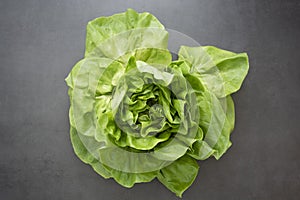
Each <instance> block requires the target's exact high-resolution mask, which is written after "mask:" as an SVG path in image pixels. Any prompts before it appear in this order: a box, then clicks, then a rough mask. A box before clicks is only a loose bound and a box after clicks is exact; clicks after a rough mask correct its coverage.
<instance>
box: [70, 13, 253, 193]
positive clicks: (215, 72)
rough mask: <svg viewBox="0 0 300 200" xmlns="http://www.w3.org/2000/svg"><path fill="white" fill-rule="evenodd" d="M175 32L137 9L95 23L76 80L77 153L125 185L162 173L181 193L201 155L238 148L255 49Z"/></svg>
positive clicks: (163, 179)
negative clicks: (171, 41)
mask: <svg viewBox="0 0 300 200" xmlns="http://www.w3.org/2000/svg"><path fill="white" fill-rule="evenodd" d="M167 46H168V32H167V31H166V30H165V28H164V26H163V25H162V24H161V23H160V22H159V21H158V19H157V18H155V17H154V16H153V15H151V14H149V13H137V12H135V11H134V10H132V9H129V10H128V11H126V12H125V13H120V14H116V15H113V16H110V17H100V18H97V19H94V20H92V21H90V22H89V23H88V25H87V35H86V50H85V56H84V58H83V59H82V60H80V61H79V62H78V63H77V64H76V65H75V66H74V67H73V69H72V71H71V72H70V74H69V75H68V77H67V78H66V82H67V85H68V86H69V91H68V94H69V96H70V102H71V105H70V112H69V118H70V136H71V142H72V145H73V148H74V151H75V154H76V155H77V156H78V157H79V158H80V159H81V160H82V161H83V162H84V163H86V164H89V165H91V166H92V168H93V169H94V170H95V171H96V172H97V173H98V174H100V175H101V176H102V177H104V178H113V179H115V180H116V182H118V183H119V184H121V185H123V186H125V187H132V186H133V185H134V184H135V183H141V182H150V181H151V180H153V179H155V178H157V179H158V180H159V181H160V182H161V183H162V184H164V185H165V186H166V187H167V188H168V189H169V190H171V191H172V192H174V193H175V194H176V195H177V196H179V197H181V196H182V193H183V192H184V191H185V190H186V189H187V188H188V187H189V186H190V185H191V184H192V183H193V181H194V180H195V178H196V176H197V173H198V169H199V166H198V163H197V160H205V159H207V158H209V157H211V156H213V157H215V158H216V159H219V158H220V157H221V156H222V155H223V154H224V153H225V152H226V150H227V149H228V148H229V147H230V146H231V142H230V133H231V132H232V130H233V128H234V118H235V116H234V103H233V100H232V98H231V97H230V94H232V93H234V92H236V91H237V90H239V89H240V87H241V85H242V82H243V80H244V78H245V76H246V74H247V72H248V68H249V64H248V57H247V54H245V53H233V52H229V51H226V50H222V49H219V48H217V47H213V46H204V47H188V46H182V47H181V48H180V50H179V52H177V54H178V60H172V56H171V52H170V51H169V50H168V49H167Z"/></svg>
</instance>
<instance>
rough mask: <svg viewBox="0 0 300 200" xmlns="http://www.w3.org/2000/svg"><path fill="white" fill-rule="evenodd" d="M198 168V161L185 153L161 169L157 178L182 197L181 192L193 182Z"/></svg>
mask: <svg viewBox="0 0 300 200" xmlns="http://www.w3.org/2000/svg"><path fill="white" fill-rule="evenodd" d="M198 169H199V166H198V163H197V162H196V161H195V160H194V159H193V158H191V157H190V156H188V155H185V156H183V157H181V158H179V159H178V160H176V161H175V162H173V163H172V164H171V165H169V166H167V167H165V168H163V169H161V170H160V171H159V173H158V175H157V178H158V180H159V181H160V182H161V183H162V184H164V185H165V186H166V187H167V188H168V189H169V190H171V191H172V192H174V193H175V194H176V195H177V196H179V197H182V193H183V192H184V191H185V190H186V189H188V188H189V186H190V185H191V184H192V183H193V182H194V180H195V178H196V176H197V174H198Z"/></svg>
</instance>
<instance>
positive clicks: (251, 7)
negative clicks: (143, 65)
mask: <svg viewBox="0 0 300 200" xmlns="http://www.w3.org/2000/svg"><path fill="white" fill-rule="evenodd" d="M129 7H131V8H134V9H136V10H137V11H149V12H151V13H153V14H154V15H155V16H156V17H158V18H159V20H161V22H162V23H163V24H164V25H165V26H166V27H167V28H171V29H175V30H178V31H180V32H183V33H185V34H187V35H189V36H191V37H192V38H194V39H196V40H197V41H198V42H200V43H201V44H203V45H215V46H218V47H221V48H225V49H230V50H232V51H236V52H244V51H245V52H247V53H248V55H249V58H250V71H249V74H248V76H247V78H246V80H245V82H244V84H243V87H242V89H241V90H240V91H239V92H238V93H237V94H234V95H233V98H234V100H235V104H236V127H235V130H234V132H233V134H232V141H233V146H232V147H231V148H230V150H229V151H228V152H227V154H225V155H224V156H223V157H222V158H221V160H219V161H215V160H214V159H209V160H207V161H205V162H201V163H200V165H201V166H200V171H199V174H198V177H197V179H196V181H195V182H194V184H193V185H192V186H191V187H190V189H188V190H187V191H186V192H185V194H184V198H183V199H204V200H208V199H209V200H214V199H222V200H225V199H228V200H234V199H243V200H246V199H272V200H277V199H278V200H282V199H299V196H300V160H299V157H300V144H299V143H300V120H299V119H300V118H299V111H300V103H299V102H300V94H299V91H300V66H299V63H300V55H299V49H300V39H299V38H300V3H299V1H297V0H295V1H291V0H290V1H285V0H282V1H279V0H278V1H276V0H265V1H262V0H247V1H241V0H228V1H222V0H219V1H217V0H207V1H199V0H190V1H183V0H180V1H179V0H164V1H162V0H151V1H150V0H144V1H142V0H131V1H129V0H119V1H117V0H111V1H99V0H90V1H75V0H74V1H73V0H72V1H71V0H70V1H56V0H54V1H46V0H44V1H38V0H27V1H16V0H7V1H3V0H2V1H0V58H1V60H0V155H1V159H0V199H5V200H6V199H22V200H29V199H30V200H35V199H44V200H48V199H49V200H50V199H51V200H55V199H72V200H76V199H78V200H79V199H89V200H96V199H97V200H98V199H113V200H114V199H123V200H127V199H144V200H148V199H149V200H150V199H177V198H176V197H175V195H174V194H172V193H171V192H169V191H168V190H167V189H166V188H164V186H163V185H161V184H160V183H159V182H158V181H153V182H151V183H147V184H138V185H136V186H135V187H134V188H132V189H126V188H123V187H121V186H119V185H118V184H116V183H115V182H114V181H113V180H104V179H103V178H101V177H100V176H98V175H97V174H96V173H95V172H93V170H92V169H91V168H90V167H89V166H87V165H85V164H83V163H82V162H81V161H80V160H79V159H78V158H77V157H76V156H75V155H74V153H73V150H72V147H71V144H70V140H69V123H68V107H69V99H68V96H67V87H66V84H65V82H64V78H65V76H66V75H67V74H68V72H69V71H70V70H71V68H72V66H73V65H74V63H75V62H76V61H78V60H79V59H81V58H82V57H83V52H84V40H85V26H86V24H87V22H88V21H89V20H91V19H93V18H95V17H99V16H103V15H111V14H114V13H118V12H123V11H125V10H126V9H127V8H129Z"/></svg>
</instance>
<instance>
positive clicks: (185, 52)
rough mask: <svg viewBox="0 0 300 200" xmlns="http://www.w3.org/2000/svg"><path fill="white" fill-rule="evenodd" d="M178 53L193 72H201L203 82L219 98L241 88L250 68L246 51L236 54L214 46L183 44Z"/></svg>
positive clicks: (180, 58)
mask: <svg viewBox="0 0 300 200" xmlns="http://www.w3.org/2000/svg"><path fill="white" fill-rule="evenodd" d="M178 54H179V60H184V61H187V62H188V63H189V64H190V67H191V72H193V71H196V72H199V73H200V77H201V79H202V82H203V83H204V84H205V85H206V86H207V87H208V89H209V90H211V91H213V92H214V93H215V94H216V96H217V97H219V98H221V97H225V96H227V95H229V94H232V93H234V92H236V91H237V90H239V89H240V87H241V85H242V82H243V80H244V79H245V77H246V75H247V73H248V70H249V63H248V56H247V54H246V53H240V54H236V53H233V52H229V51H226V50H222V49H219V48H217V47H212V46H204V47H187V46H182V47H181V48H180V50H179V53H178ZM215 66H216V67H217V68H216V67H215ZM216 84H217V85H216Z"/></svg>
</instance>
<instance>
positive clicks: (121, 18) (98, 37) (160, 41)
mask: <svg viewBox="0 0 300 200" xmlns="http://www.w3.org/2000/svg"><path fill="white" fill-rule="evenodd" d="M167 42H168V33H167V31H165V30H164V26H163V25H162V24H161V23H160V22H159V21H158V20H157V19H156V18H155V17H154V16H153V15H151V14H150V13H147V12H145V13H137V12H136V11H134V10H132V9H128V10H127V12H125V13H119V14H115V15H112V16H109V17H100V18H97V19H94V20H92V21H90V22H89V23H88V25H87V33H86V51H85V57H88V56H101V57H103V56H104V57H109V58H118V57H119V56H122V55H124V54H126V53H128V52H132V51H134V50H135V49H138V48H164V49H166V48H167Z"/></svg>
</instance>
